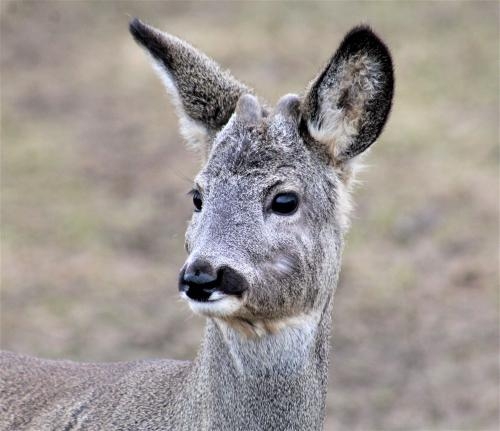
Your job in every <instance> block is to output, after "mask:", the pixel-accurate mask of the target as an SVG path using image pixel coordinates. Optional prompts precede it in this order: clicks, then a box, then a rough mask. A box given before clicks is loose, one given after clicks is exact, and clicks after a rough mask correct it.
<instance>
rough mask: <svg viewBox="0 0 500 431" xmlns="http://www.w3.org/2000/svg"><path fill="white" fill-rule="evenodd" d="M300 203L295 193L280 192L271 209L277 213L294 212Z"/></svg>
mask: <svg viewBox="0 0 500 431" xmlns="http://www.w3.org/2000/svg"><path fill="white" fill-rule="evenodd" d="M298 205H299V198H298V196H297V195H296V194H295V193H280V194H278V195H276V196H275V197H274V199H273V202H272V204H271V209H272V211H273V212H275V213H276V214H287V215H288V214H292V213H294V212H295V210H296V209H297V206H298Z"/></svg>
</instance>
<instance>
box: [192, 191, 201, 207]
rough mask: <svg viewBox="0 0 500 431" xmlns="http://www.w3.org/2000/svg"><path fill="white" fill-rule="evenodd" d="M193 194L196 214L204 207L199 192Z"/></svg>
mask: <svg viewBox="0 0 500 431" xmlns="http://www.w3.org/2000/svg"><path fill="white" fill-rule="evenodd" d="M191 194H192V195H193V205H194V210H195V212H200V211H201V207H202V206H203V202H202V200H201V194H200V192H199V191H198V190H193V191H192V192H191Z"/></svg>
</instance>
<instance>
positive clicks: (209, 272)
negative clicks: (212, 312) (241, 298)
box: [179, 260, 248, 302]
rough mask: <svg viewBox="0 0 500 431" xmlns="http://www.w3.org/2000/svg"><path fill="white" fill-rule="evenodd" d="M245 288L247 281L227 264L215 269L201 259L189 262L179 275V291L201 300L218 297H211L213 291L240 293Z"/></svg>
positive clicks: (229, 293)
mask: <svg viewBox="0 0 500 431" xmlns="http://www.w3.org/2000/svg"><path fill="white" fill-rule="evenodd" d="M247 288H248V283H247V282H246V280H245V278H244V277H243V276H242V275H240V274H239V273H238V272H236V271H234V270H233V269H231V268H229V267H227V266H225V267H221V268H219V269H218V270H216V269H215V268H214V267H213V266H212V265H211V264H209V263H208V262H206V261H203V260H195V261H194V262H192V263H190V264H189V265H188V266H187V267H185V268H184V269H183V270H182V271H181V273H180V275H179V291H180V292H184V293H185V294H186V295H187V296H188V297H189V298H191V299H194V300H196V301H201V302H205V301H210V300H215V299H220V296H218V295H215V296H216V297H215V298H214V297H212V294H214V293H215V292H220V293H223V294H227V295H240V294H241V293H243V292H244V291H245V290H246V289H247ZM211 297H212V298H211Z"/></svg>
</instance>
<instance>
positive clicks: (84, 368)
mask: <svg viewBox="0 0 500 431" xmlns="http://www.w3.org/2000/svg"><path fill="white" fill-rule="evenodd" d="M130 28H131V32H132V34H133V35H134V37H135V38H136V40H137V41H138V42H139V43H140V44H141V45H142V46H143V47H145V48H146V50H148V51H149V52H150V53H151V55H152V57H153V58H154V61H155V62H156V63H158V64H160V67H161V71H162V73H164V78H165V80H166V84H167V88H168V89H169V91H170V92H172V93H173V96H174V99H175V100H176V101H177V107H178V110H179V114H180V116H181V119H182V118H184V120H185V122H184V127H187V128H190V127H194V128H195V129H196V133H198V132H199V133H200V134H202V135H204V137H203V139H198V138H197V139H194V142H193V141H192V143H194V144H196V145H199V146H201V149H202V151H203V153H204V154H205V155H206V159H205V164H204V166H203V168H202V170H201V172H200V173H199V174H198V175H197V177H196V179H195V185H194V187H195V189H197V190H198V193H199V194H200V196H201V199H202V201H203V206H202V209H201V211H200V212H195V213H194V214H193V218H192V221H191V223H190V225H189V228H188V230H187V232H186V249H187V251H188V253H189V257H188V260H187V262H186V266H187V265H189V264H190V263H191V262H193V261H194V260H197V259H198V260H200V261H204V262H209V263H210V265H212V266H213V267H214V268H221V267H224V266H225V267H229V268H231V269H232V270H234V271H235V272H237V273H238V274H240V275H241V276H242V277H244V280H245V281H246V282H247V283H248V286H249V288H248V289H247V290H245V291H244V292H243V294H242V295H241V296H237V295H232V294H222V293H218V295H219V296H218V297H217V299H218V300H217V301H213V302H203V303H201V302H197V301H193V300H190V299H189V298H187V297H186V295H185V294H183V296H184V298H185V299H186V300H187V301H188V303H189V305H190V306H191V308H192V309H193V310H194V311H195V312H197V313H201V314H203V315H205V316H207V327H206V332H205V337H204V340H203V343H202V346H201V349H200V351H199V353H198V355H197V357H196V359H195V360H194V361H192V362H177V361H170V360H158V361H136V362H124V363H113V364H79V363H74V362H69V361H48V360H42V359H36V358H30V357H25V356H21V355H16V354H13V353H9V352H4V353H2V354H1V355H0V361H1V387H0V391H1V397H2V398H1V400H2V401H1V416H0V429H2V430H37V431H41V430H65V431H69V430H89V431H94V430H109V431H111V430H150V431H154V430H186V431H187V430H222V431H229V430H231V431H234V430H250V429H251V430H319V429H321V428H322V425H323V420H324V409H325V397H326V388H327V370H328V351H329V333H330V324H331V313H332V306H333V296H334V292H335V287H336V284H337V280H338V275H339V270H340V261H341V254H342V248H343V236H344V234H345V232H346V230H347V228H348V212H349V197H348V194H349V188H350V183H351V179H352V175H351V171H352V169H353V163H354V161H353V160H352V157H348V156H347V155H349V154H354V153H356V154H358V153H359V148H361V147H360V144H359V139H357V140H356V139H354V140H353V139H351V138H352V136H354V135H352V136H351V135H350V137H349V139H344V138H345V137H343V136H342V135H341V134H342V131H343V129H342V126H338V127H340V128H338V129H335V127H337V126H335V121H336V120H335V119H338V111H339V110H340V111H342V109H347V108H345V107H343V106H340V105H338V106H337V105H336V106H332V105H331V103H332V101H335V100H336V99H335V97H336V96H335V94H339V88H341V90H342V91H345V90H346V91H351V93H352V92H353V91H355V92H360V91H361V93H360V94H358V96H359V97H358V96H356V97H355V98H354V99H356V100H370V101H371V100H372V99H373V98H376V97H377V94H379V95H381V97H382V96H383V97H385V96H387V94H389V93H390V96H391V97H392V88H390V92H389V93H388V92H387V91H385V93H384V92H383V93H380V92H377V91H375V93H374V92H373V91H372V90H373V89H370V88H368V87H366V86H363V85H358V83H359V82H360V80H361V79H365V80H367V82H368V81H371V79H372V78H373V77H372V76H371V75H370V73H371V72H370V70H375V72H374V73H376V74H377V80H378V82H382V81H383V80H385V81H384V82H386V81H388V80H389V79H388V78H387V77H386V76H385V75H384V69H381V68H377V67H375V68H368V69H366V68H365V69H363V68H361V69H362V70H361V73H363V74H364V75H363V78H360V76H358V75H357V72H356V70H359V69H357V68H350V69H349V70H351V72H352V73H351V74H350V77H349V76H347V75H345V76H343V78H342V80H341V81H339V80H338V79H337V71H338V67H340V66H339V65H338V64H337V65H336V64H335V61H337V60H335V58H337V59H338V61H340V62H342V65H343V66H342V67H344V70H347V69H345V67H346V66H345V65H346V64H347V65H348V64H350V61H351V60H352V57H351V56H350V55H347V54H345V53H346V52H347V53H349V52H350V51H349V48H352V47H350V46H349V45H347V47H346V46H345V45H346V44H345V41H344V46H343V49H344V51H342V53H343V54H342V56H338V55H337V57H335V56H334V60H332V62H331V63H330V64H329V66H328V67H327V69H326V70H325V71H324V72H323V73H322V74H321V76H320V78H318V79H317V80H316V81H315V82H316V83H318V82H319V84H315V83H313V84H312V86H311V87H310V90H309V91H308V93H307V94H306V95H305V96H304V97H299V96H297V95H287V96H285V97H283V98H282V99H281V100H280V101H279V102H278V104H277V107H276V108H275V109H274V110H269V109H267V108H265V107H262V106H261V105H260V103H259V102H258V100H257V99H256V98H255V97H254V96H252V95H250V94H248V93H249V90H247V88H246V87H245V86H244V85H242V84H239V83H238V82H237V81H235V80H234V78H232V77H230V76H229V75H228V74H227V73H222V72H220V69H219V68H218V66H217V65H216V64H215V63H214V62H213V61H212V60H210V59H208V58H207V57H205V56H204V55H203V54H200V53H199V52H198V51H196V50H195V49H194V48H192V47H191V46H189V45H187V44H186V43H185V42H182V41H180V40H179V39H176V38H174V37H173V36H170V35H167V34H164V33H160V32H159V31H158V30H155V29H153V28H151V27H149V26H146V25H145V24H142V23H141V22H140V21H138V20H134V21H132V22H131V26H130ZM358 31H363V32H364V33H363V37H364V38H365V40H366V38H368V39H367V40H369V42H370V44H371V45H370V46H377V49H381V50H382V51H381V52H382V53H383V55H382V57H383V59H384V61H387V58H388V59H389V61H390V56H389V53H388V52H387V50H386V48H385V46H384V45H383V44H382V45H380V46H381V48H380V46H379V45H377V43H378V42H379V39H378V38H376V37H375V36H373V37H372V38H370V35H369V34H368V35H367V34H366V31H367V30H366V28H362V29H359V30H358ZM350 35H351V36H352V35H354V36H356V35H357V33H356V29H355V30H353V31H352V32H351V33H350ZM380 44H381V42H380ZM353 52H354V54H353V55H354V56H356V55H357V54H359V50H354V51H353ZM374 52H375V53H377V52H378V51H377V50H371V51H370V53H374ZM370 55H371V54H370ZM354 58H355V61H358V60H359V57H354ZM367 58H368V60H366V59H367ZM365 60H366V61H368V62H369V63H370V64H372V63H373V64H378V63H377V62H378V61H379V60H380V58H379V57H377V55H375V56H372V57H370V56H368V57H365ZM366 61H364V63H363V64H365V65H366V64H367V63H366ZM366 74H368V75H366ZM346 76H347V77H346ZM349 79H351V80H352V85H353V86H354V87H353V89H352V88H350V87H349ZM346 80H347V81H346ZM381 80H382V81H381ZM390 81H391V82H392V69H391V76H390ZM391 85H392V84H391ZM339 86H340V87H339ZM193 89H195V91H194V93H193V91H192V90H193ZM363 91H366V92H368V93H367V94H364V93H363ZM330 93H331V94H330ZM331 95H333V96H331ZM384 95H385V96H384ZM354 99H352V100H354ZM353 103H354V102H352V101H351V102H350V105H349V106H353ZM370 103H372V104H373V103H374V102H370ZM377 103H381V104H385V105H384V106H385V107H386V106H387V103H389V105H390V100H389V101H387V100H383V101H377ZM358 105H359V106H357V108H356V109H357V111H356V112H357V114H356V115H360V116H361V117H360V118H359V119H356V118H353V121H355V122H356V121H357V123H356V124H362V125H363V126H362V127H364V128H365V129H366V128H370V129H371V130H380V129H381V128H382V126H383V123H384V122H385V120H386V118H387V112H388V111H387V109H386V110H385V112H383V113H381V114H377V113H368V114H367V111H366V110H367V109H368V108H366V106H367V105H366V103H360V104H358ZM368 105H369V104H368ZM370 106H371V105H370ZM369 109H372V108H371V107H370V108H369ZM384 109H385V108H384ZM318 112H320V115H321V117H322V121H323V122H326V123H328V127H327V130H330V131H331V133H332V134H333V136H326V138H327V142H323V141H321V140H318V139H316V138H315V137H314V135H315V134H316V135H318V130H319V129H321V126H320V125H318V120H317V118H318V117H317V116H318V115H319V114H318ZM332 112H333V114H332V115H333V116H334V118H333V117H332V118H333V119H332V118H330V117H329V115H330V114H329V113H332ZM349 115H351V116H352V115H355V114H353V112H350V113H349ZM326 123H325V124H326ZM186 124H187V126H186ZM193 124H194V126H193ZM363 130H364V129H363ZM363 130H361V132H359V130H358V131H357V132H356V133H357V136H361V137H362V138H363V139H364V141H363V145H362V146H363V147H365V148H366V146H367V145H366V143H367V142H369V144H371V142H373V140H374V139H375V138H374V136H375V135H377V133H375V134H374V133H371V134H366V133H365V134H364V135H363V133H364V132H363ZM356 133H355V135H356ZM185 134H186V135H187V137H188V139H192V138H193V133H191V132H185ZM321 136H323V137H325V133H324V131H323V132H322V135H321ZM375 137H376V136H375ZM334 138H335V139H343V141H342V145H343V147H342V152H341V153H339V152H338V147H336V145H335V144H336V143H335V142H334ZM370 141H371V142H370ZM351 145H352V146H354V147H351ZM336 148H337V150H336ZM280 192H295V193H296V194H297V195H298V196H299V206H298V209H297V211H296V212H295V213H293V214H291V215H279V214H276V213H273V212H272V211H271V202H272V199H273V197H274V196H275V195H276V194H277V193H280ZM211 295H215V293H212V294H211Z"/></svg>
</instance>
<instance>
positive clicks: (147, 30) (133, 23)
mask: <svg viewBox="0 0 500 431" xmlns="http://www.w3.org/2000/svg"><path fill="white" fill-rule="evenodd" d="M128 29H129V31H130V33H131V34H132V36H133V37H134V39H135V40H136V41H137V42H139V43H140V44H142V45H144V44H145V41H146V40H147V38H148V37H149V38H150V37H151V36H152V33H154V29H153V28H152V27H150V26H149V25H147V24H145V23H143V22H142V21H141V20H140V19H139V18H137V17H134V18H132V19H131V20H130V22H129V24H128Z"/></svg>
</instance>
